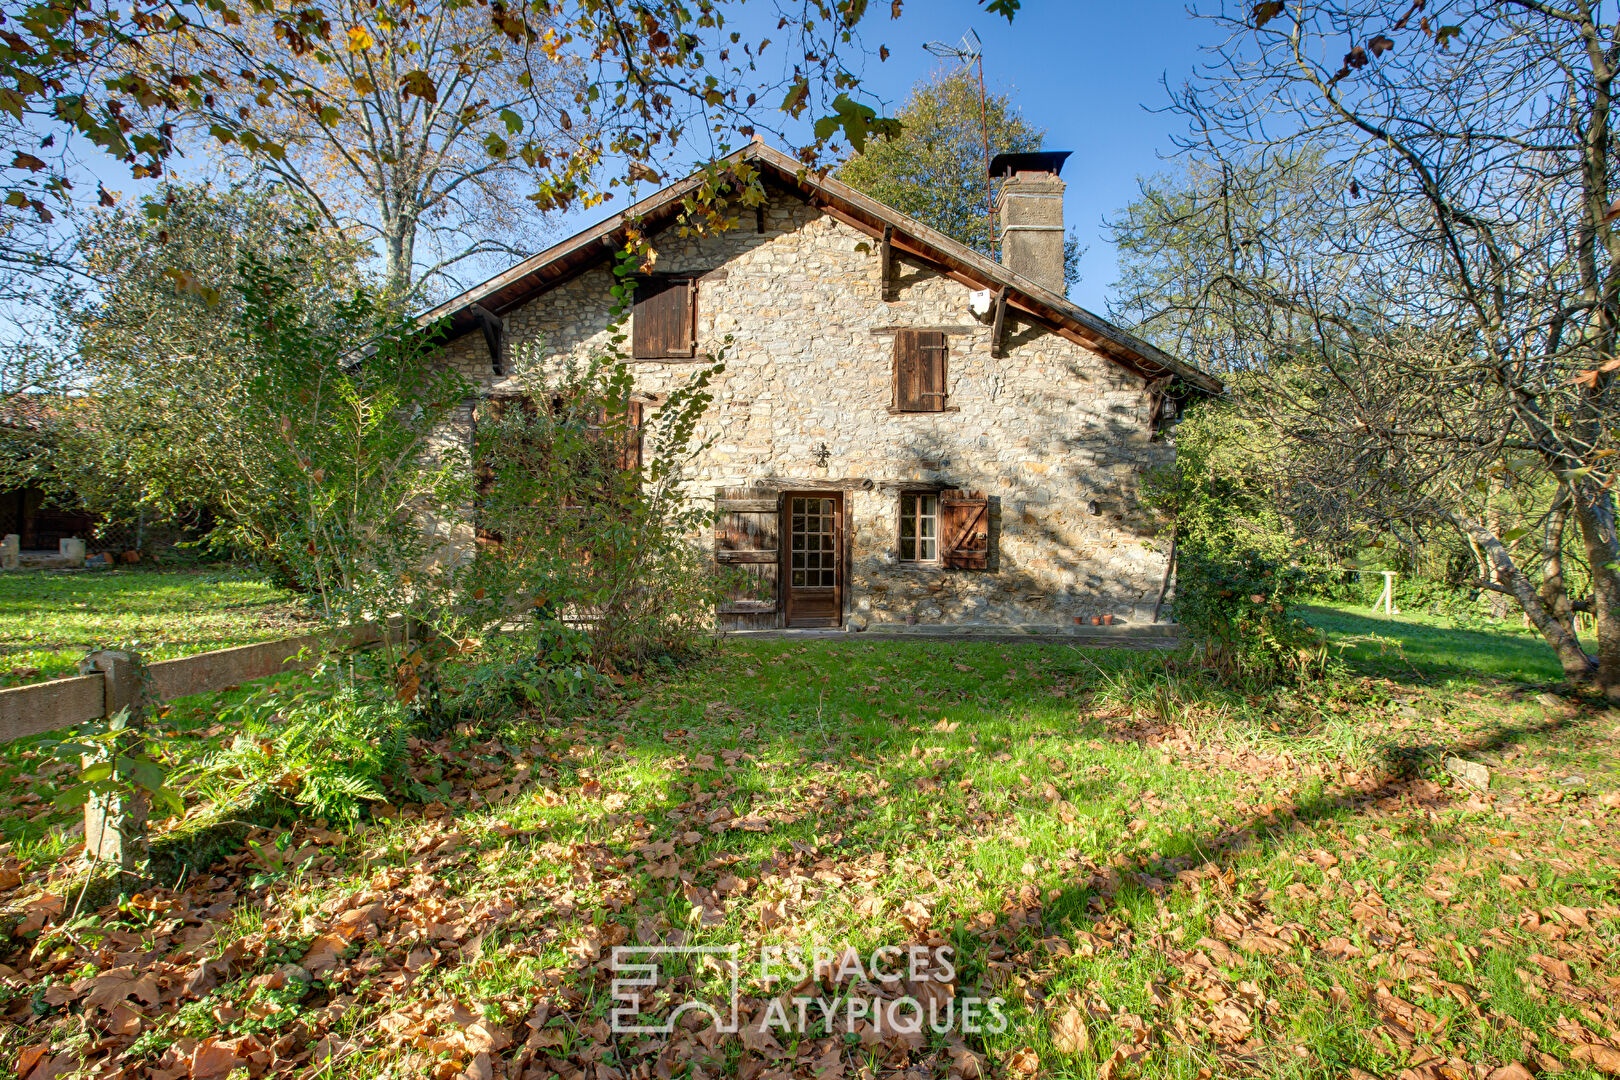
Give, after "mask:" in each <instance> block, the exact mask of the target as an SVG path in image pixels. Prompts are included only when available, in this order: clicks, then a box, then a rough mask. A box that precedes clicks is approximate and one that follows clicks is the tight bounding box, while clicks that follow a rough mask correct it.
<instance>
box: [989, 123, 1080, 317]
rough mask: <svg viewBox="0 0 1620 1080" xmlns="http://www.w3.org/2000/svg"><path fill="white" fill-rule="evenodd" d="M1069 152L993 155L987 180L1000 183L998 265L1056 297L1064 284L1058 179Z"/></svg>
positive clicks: (1060, 184)
mask: <svg viewBox="0 0 1620 1080" xmlns="http://www.w3.org/2000/svg"><path fill="white" fill-rule="evenodd" d="M1070 153H1071V151H1068V150H1042V151H1037V152H1035V153H1029V154H997V155H996V158H995V160H994V161H992V162H991V163H990V175H991V177H992V178H1000V179H1001V189H1000V190H999V191H998V192H997V194H996V236H997V239H998V240H999V241H1000V244H1001V265H1002V266H1005V267H1006V268H1007V269H1009V270H1011V271H1012V272H1013V273H1015V274H1018V275H1019V276H1020V277H1026V278H1028V279H1029V280H1031V281H1033V282H1034V283H1035V284H1037V285H1044V286H1045V287H1046V288H1048V289H1051V290H1052V291H1053V292H1055V293H1057V294H1058V295H1059V296H1066V295H1067V294H1068V287H1067V286H1066V285H1064V283H1063V188H1064V183H1063V181H1062V180H1060V179H1058V173H1060V172H1061V171H1062V170H1063V162H1064V161H1065V160H1066V159H1067V158H1068V156H1069V154H1070Z"/></svg>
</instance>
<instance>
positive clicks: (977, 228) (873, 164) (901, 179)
mask: <svg viewBox="0 0 1620 1080" xmlns="http://www.w3.org/2000/svg"><path fill="white" fill-rule="evenodd" d="M895 119H897V120H898V121H900V124H901V129H900V132H899V134H898V135H895V136H892V137H885V138H877V139H873V140H871V141H870V142H868V143H867V144H866V149H865V150H863V151H860V152H859V153H856V154H854V155H852V156H851V157H850V158H848V159H847V160H846V161H844V162H843V164H841V165H839V167H838V170H837V174H836V175H837V176H838V178H839V179H840V180H842V181H844V183H846V184H848V185H850V186H851V187H853V188H856V189H858V190H860V191H864V192H865V193H866V194H868V195H870V196H872V197H873V198H874V199H878V200H881V201H882V202H885V203H887V204H888V205H890V206H892V207H894V208H895V209H897V210H900V211H903V212H904V213H907V214H910V215H911V216H912V217H914V218H916V219H917V220H918V221H921V222H923V223H924V224H927V225H932V226H933V227H934V228H936V229H938V230H939V231H940V232H942V233H944V234H945V235H946V236H949V237H951V238H952V239H954V240H959V241H961V242H962V243H964V244H966V245H967V246H968V247H970V248H973V249H974V250H975V251H979V252H982V253H984V254H985V255H988V256H990V257H991V258H994V257H995V253H996V243H995V241H996V237H995V234H994V231H993V227H992V224H991V219H990V207H989V201H988V194H987V193H988V190H989V189H988V187H987V181H988V177H987V176H986V165H987V163H986V161H985V132H986V130H988V132H989V142H990V154H991V155H992V156H994V155H996V154H1011V153H1023V152H1027V151H1030V150H1039V149H1040V147H1041V141H1042V140H1043V139H1044V138H1045V137H1046V131H1045V130H1044V129H1042V128H1037V127H1034V126H1032V125H1031V124H1029V123H1028V122H1027V121H1026V120H1025V119H1024V118H1023V116H1022V115H1020V113H1019V111H1018V109H1017V107H1016V106H1015V105H1014V104H1013V103H1012V101H1011V99H1009V98H1007V97H1005V96H1002V95H999V94H997V95H991V96H988V97H986V98H985V100H984V105H983V109H982V110H981V108H980V99H979V82H978V79H977V78H975V77H974V76H973V75H971V74H969V73H968V72H967V71H966V70H959V71H956V72H952V73H944V74H936V75H934V76H932V77H930V78H929V79H927V80H925V81H923V82H921V83H919V84H918V85H917V86H915V87H913V88H912V91H911V96H910V97H909V98H907V99H906V103H905V105H904V106H903V107H902V108H901V109H900V111H899V113H898V114H897V115H896V117H895ZM1082 253H1083V252H1082V249H1081V247H1080V245H1079V241H1078V239H1077V238H1076V237H1075V236H1074V235H1073V234H1072V233H1071V234H1070V235H1069V237H1068V239H1067V240H1066V241H1065V243H1064V249H1063V278H1064V280H1065V281H1066V282H1068V283H1069V284H1071V285H1072V284H1074V282H1075V281H1076V280H1078V277H1079V273H1078V267H1079V262H1080V256H1081V254H1082Z"/></svg>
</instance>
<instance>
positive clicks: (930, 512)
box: [900, 491, 939, 563]
mask: <svg viewBox="0 0 1620 1080" xmlns="http://www.w3.org/2000/svg"><path fill="white" fill-rule="evenodd" d="M900 561H901V562H906V563H936V562H938V561H939V496H938V495H935V494H934V493H932V492H928V491H908V492H906V493H905V494H903V495H901V496H900Z"/></svg>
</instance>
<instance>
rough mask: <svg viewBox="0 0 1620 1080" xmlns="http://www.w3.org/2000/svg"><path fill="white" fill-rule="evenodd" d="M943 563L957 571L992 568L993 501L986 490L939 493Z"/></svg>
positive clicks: (941, 559) (941, 555)
mask: <svg viewBox="0 0 1620 1080" xmlns="http://www.w3.org/2000/svg"><path fill="white" fill-rule="evenodd" d="M939 535H940V550H939V561H940V562H942V563H944V564H945V565H946V566H948V567H951V568H953V569H956V570H988V569H989V568H990V500H989V499H988V498H986V497H985V494H984V492H982V491H942V492H940V493H939Z"/></svg>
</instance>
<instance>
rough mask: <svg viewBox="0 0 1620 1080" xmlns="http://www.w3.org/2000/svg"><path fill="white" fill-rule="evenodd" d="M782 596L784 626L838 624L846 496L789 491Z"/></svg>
mask: <svg viewBox="0 0 1620 1080" xmlns="http://www.w3.org/2000/svg"><path fill="white" fill-rule="evenodd" d="M782 518H783V523H784V525H785V526H786V528H785V529H784V531H785V532H786V533H787V545H786V551H785V553H784V554H785V556H786V558H785V562H786V564H787V565H786V567H785V571H784V575H783V576H784V578H785V582H784V586H783V593H784V595H785V597H786V604H785V605H784V606H785V609H786V610H785V614H786V622H787V625H788V626H840V625H842V623H843V615H844V497H843V496H842V495H841V494H838V493H837V492H812V493H808V494H798V493H789V494H788V496H787V499H786V505H785V506H783V508H782Z"/></svg>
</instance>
